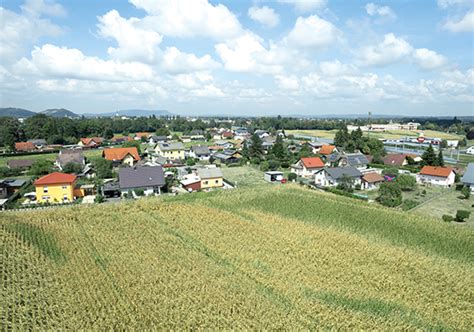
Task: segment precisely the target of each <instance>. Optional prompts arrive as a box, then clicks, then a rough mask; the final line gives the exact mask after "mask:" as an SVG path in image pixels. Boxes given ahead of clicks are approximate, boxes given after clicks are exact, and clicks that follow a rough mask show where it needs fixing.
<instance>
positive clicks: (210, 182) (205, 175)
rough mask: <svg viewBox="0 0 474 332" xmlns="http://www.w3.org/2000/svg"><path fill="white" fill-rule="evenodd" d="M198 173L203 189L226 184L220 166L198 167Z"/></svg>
mask: <svg viewBox="0 0 474 332" xmlns="http://www.w3.org/2000/svg"><path fill="white" fill-rule="evenodd" d="M197 175H198V176H199V178H200V179H201V189H210V188H219V187H222V186H224V179H223V175H222V171H221V169H220V168H217V167H212V168H198V170H197Z"/></svg>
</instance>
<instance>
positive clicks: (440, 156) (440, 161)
mask: <svg viewBox="0 0 474 332" xmlns="http://www.w3.org/2000/svg"><path fill="white" fill-rule="evenodd" d="M436 166H442V167H443V166H444V158H443V150H441V148H440V149H439V152H438V158H437V161H436Z"/></svg>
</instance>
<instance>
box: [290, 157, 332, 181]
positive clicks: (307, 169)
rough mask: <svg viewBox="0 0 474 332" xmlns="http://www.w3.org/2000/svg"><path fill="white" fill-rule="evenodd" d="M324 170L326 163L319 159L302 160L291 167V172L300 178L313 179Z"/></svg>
mask: <svg viewBox="0 0 474 332" xmlns="http://www.w3.org/2000/svg"><path fill="white" fill-rule="evenodd" d="M322 168H324V162H323V161H322V160H321V158H319V157H308V158H301V159H300V160H298V162H297V163H296V164H294V165H292V166H291V172H293V173H295V174H296V175H298V176H303V177H313V176H314V174H316V172H318V171H319V170H321V169H322Z"/></svg>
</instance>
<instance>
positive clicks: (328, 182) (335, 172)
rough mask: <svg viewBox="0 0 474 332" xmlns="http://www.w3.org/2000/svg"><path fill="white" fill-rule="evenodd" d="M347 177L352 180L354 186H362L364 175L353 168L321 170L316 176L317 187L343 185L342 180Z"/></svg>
mask: <svg viewBox="0 0 474 332" xmlns="http://www.w3.org/2000/svg"><path fill="white" fill-rule="evenodd" d="M346 177H348V178H351V179H352V181H353V184H354V185H358V184H361V181H362V173H361V172H360V171H359V170H358V169H357V168H355V167H351V166H348V167H329V168H324V169H321V170H320V171H318V172H317V173H316V174H315V175H314V180H315V184H316V185H317V186H322V187H333V186H337V185H338V184H339V183H341V180H342V179H344V178H346Z"/></svg>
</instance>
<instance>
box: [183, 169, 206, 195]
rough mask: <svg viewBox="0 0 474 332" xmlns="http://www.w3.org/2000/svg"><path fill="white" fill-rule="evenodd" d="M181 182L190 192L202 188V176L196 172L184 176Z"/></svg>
mask: <svg viewBox="0 0 474 332" xmlns="http://www.w3.org/2000/svg"><path fill="white" fill-rule="evenodd" d="M179 182H180V183H181V185H182V186H183V188H184V189H186V190H187V191H189V192H192V191H198V190H201V178H200V177H199V176H197V175H196V174H194V173H191V174H187V175H185V176H183V177H182V178H181V180H180V181H179Z"/></svg>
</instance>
